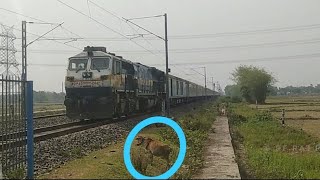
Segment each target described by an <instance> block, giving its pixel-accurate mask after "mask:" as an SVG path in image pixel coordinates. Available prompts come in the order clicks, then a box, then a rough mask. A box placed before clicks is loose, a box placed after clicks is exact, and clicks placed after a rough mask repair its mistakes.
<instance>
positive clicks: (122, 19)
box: [88, 0, 164, 60]
mask: <svg viewBox="0 0 320 180" xmlns="http://www.w3.org/2000/svg"><path fill="white" fill-rule="evenodd" d="M88 1H89V2H90V3H92V4H93V5H95V6H96V7H98V8H99V9H101V10H103V11H104V12H107V13H108V14H111V15H112V16H114V17H116V18H117V19H119V21H124V22H126V23H127V24H128V21H127V20H124V18H122V17H120V16H118V15H116V14H115V13H113V12H111V11H109V10H107V9H105V8H103V7H102V6H99V5H98V4H96V3H94V2H92V1H91V0H88ZM128 25H129V27H130V28H131V29H132V30H133V31H135V32H136V33H138V31H137V30H135V29H134V28H133V27H132V26H131V25H130V24H128ZM141 28H142V27H141ZM148 32H149V31H148ZM149 33H151V34H153V33H152V32H149ZM153 35H155V34H153ZM155 36H157V35H155ZM141 37H143V36H141ZM143 39H144V40H145V41H146V43H148V44H149V45H150V46H151V47H152V48H154V47H153V45H152V44H151V43H150V42H149V41H148V40H147V39H146V38H144V37H143ZM157 51H158V50H157ZM158 52H159V51H158ZM159 53H161V52H159ZM154 55H156V54H154ZM156 56H158V55H156ZM158 57H160V56H158ZM160 58H161V59H163V58H162V57H160ZM163 60H164V59H163Z"/></svg>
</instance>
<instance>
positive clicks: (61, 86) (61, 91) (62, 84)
mask: <svg viewBox="0 0 320 180" xmlns="http://www.w3.org/2000/svg"><path fill="white" fill-rule="evenodd" d="M61 92H62V93H63V81H62V82H61Z"/></svg>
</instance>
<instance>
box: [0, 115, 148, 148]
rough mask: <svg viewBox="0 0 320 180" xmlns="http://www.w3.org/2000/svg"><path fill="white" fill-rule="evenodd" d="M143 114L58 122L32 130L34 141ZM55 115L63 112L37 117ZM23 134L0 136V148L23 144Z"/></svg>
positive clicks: (24, 134) (24, 141)
mask: <svg viewBox="0 0 320 180" xmlns="http://www.w3.org/2000/svg"><path fill="white" fill-rule="evenodd" d="M64 115H65V114H64ZM143 115H146V114H143V113H141V114H135V115H132V116H130V117H121V118H118V119H112V118H110V119H104V120H85V121H77V122H71V123H65V124H60V125H55V126H50V127H44V128H37V129H35V130H34V142H40V141H45V140H48V139H51V138H55V137H60V136H64V135H67V134H71V133H75V132H80V131H84V130H87V129H91V128H95V127H99V126H102V125H107V124H111V123H116V122H120V121H123V120H127V119H129V118H130V119H132V118H137V117H142V116H143ZM56 116H63V114H59V115H49V116H42V117H37V118H39V119H40V118H48V117H56ZM25 136H26V132H17V133H14V134H8V135H4V136H0V140H1V141H2V144H1V145H0V150H6V149H9V148H11V147H17V146H22V145H25V144H26V140H19V139H22V138H23V137H25ZM17 139H18V140H17Z"/></svg>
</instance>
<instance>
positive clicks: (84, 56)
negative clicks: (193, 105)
mask: <svg viewBox="0 0 320 180" xmlns="http://www.w3.org/2000/svg"><path fill="white" fill-rule="evenodd" d="M165 80H166V78H165V73H164V72H163V71H160V70H158V69H156V68H154V67H149V66H146V65H143V64H140V63H133V62H131V61H129V60H126V59H124V58H123V57H121V56H116V55H115V54H114V53H110V52H107V51H106V48H105V47H90V46H87V47H85V48H84V50H83V51H82V52H80V53H79V54H77V55H75V56H72V57H70V58H69V60H68V68H67V75H66V77H65V90H66V96H65V101H64V104H65V106H66V113H67V116H68V117H69V118H72V119H103V118H111V117H119V116H122V115H129V114H132V113H135V112H146V111H153V110H161V107H162V105H163V102H164V101H165V97H166V93H165V87H166V83H165V82H166V81H165ZM214 95H215V92H214V91H212V90H210V89H205V88H204V87H202V86H200V85H197V84H195V83H192V82H189V81H187V80H184V79H182V78H178V77H175V76H171V75H170V76H169V97H170V101H171V103H172V104H179V103H184V102H188V101H193V100H195V99H201V98H205V97H212V96H214Z"/></svg>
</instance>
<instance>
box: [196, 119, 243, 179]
mask: <svg viewBox="0 0 320 180" xmlns="http://www.w3.org/2000/svg"><path fill="white" fill-rule="evenodd" d="M212 129H213V130H212V131H211V133H210V134H209V138H208V145H207V150H206V153H205V162H204V167H203V169H201V170H200V172H199V173H198V174H197V175H196V176H195V177H193V178H195V179H240V178H241V177H240V173H239V168H238V164H237V163H236V162H235V154H234V150H233V147H232V144H231V136H230V132H229V123H228V119H227V117H222V116H218V117H217V119H216V121H215V122H214V124H213V126H212Z"/></svg>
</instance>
